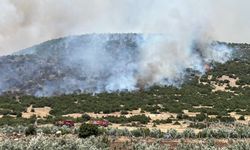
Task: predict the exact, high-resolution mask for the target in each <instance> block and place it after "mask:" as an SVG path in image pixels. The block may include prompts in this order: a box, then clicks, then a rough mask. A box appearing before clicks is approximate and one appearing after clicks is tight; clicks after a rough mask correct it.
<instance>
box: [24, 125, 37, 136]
mask: <svg viewBox="0 0 250 150" xmlns="http://www.w3.org/2000/svg"><path fill="white" fill-rule="evenodd" d="M25 135H26V136H29V135H36V128H35V127H34V126H33V125H30V126H29V127H28V128H27V129H26V130H25Z"/></svg>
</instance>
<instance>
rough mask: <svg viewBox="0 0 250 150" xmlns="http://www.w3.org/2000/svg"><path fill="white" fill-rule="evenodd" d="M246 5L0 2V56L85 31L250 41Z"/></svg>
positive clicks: (163, 0) (207, 0) (146, 0)
mask: <svg viewBox="0 0 250 150" xmlns="http://www.w3.org/2000/svg"><path fill="white" fill-rule="evenodd" d="M249 5H250V1H248V0H241V1H235V0H220V1H217V0H203V1H199V0H188V1H186V0H157V1H156V0H136V1H135V0H71V1H69V0H36V1H34V0H1V2H0V55H6V54H11V53H12V52H14V51H17V50H19V49H23V48H26V47H30V46H32V45H34V44H38V43H41V42H43V41H47V40H49V39H53V38H57V37H62V36H67V35H75V34H77V35H79V34H84V33H110V32H112V33H128V32H129V33H130V32H135V33H165V34H168V35H171V36H172V37H174V38H178V39H179V38H182V39H184V41H186V40H187V39H189V38H190V36H193V35H190V34H203V35H201V37H202V38H203V39H204V38H208V37H209V38H212V39H214V40H223V41H234V42H250V41H249V39H250V37H249V36H250V34H249V33H250V29H249V26H250V20H249V18H250V13H249V9H248V6H249ZM194 36H198V35H194ZM182 39H180V40H182Z"/></svg>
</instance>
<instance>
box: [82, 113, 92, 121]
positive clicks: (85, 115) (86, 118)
mask: <svg viewBox="0 0 250 150" xmlns="http://www.w3.org/2000/svg"><path fill="white" fill-rule="evenodd" d="M82 119H83V122H86V121H89V120H90V119H91V117H90V115H88V114H83V115H82Z"/></svg>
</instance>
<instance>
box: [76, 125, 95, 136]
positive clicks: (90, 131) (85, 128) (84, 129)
mask: <svg viewBox="0 0 250 150" xmlns="http://www.w3.org/2000/svg"><path fill="white" fill-rule="evenodd" d="M98 134H99V129H98V127H97V126H96V125H93V124H85V123H84V124H82V125H81V126H80V128H79V133H78V136H79V137H80V138H87V137H89V136H92V135H94V136H97V135H98Z"/></svg>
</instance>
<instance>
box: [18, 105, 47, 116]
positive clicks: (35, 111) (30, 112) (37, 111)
mask: <svg viewBox="0 0 250 150" xmlns="http://www.w3.org/2000/svg"><path fill="white" fill-rule="evenodd" d="M50 111H51V108H50V107H43V108H33V106H32V105H31V106H29V107H28V108H27V110H26V112H22V117H23V118H30V117H32V116H34V115H35V116H36V117H40V118H45V117H47V116H48V115H49V112H50Z"/></svg>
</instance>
